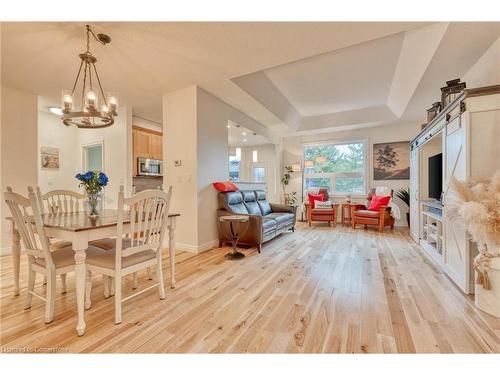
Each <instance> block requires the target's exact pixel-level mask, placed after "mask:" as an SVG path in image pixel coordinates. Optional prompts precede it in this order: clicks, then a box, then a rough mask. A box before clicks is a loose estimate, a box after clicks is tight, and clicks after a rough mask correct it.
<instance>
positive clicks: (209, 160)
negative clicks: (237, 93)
mask: <svg viewBox="0 0 500 375" xmlns="http://www.w3.org/2000/svg"><path fill="white" fill-rule="evenodd" d="M231 111H232V108H231V107H229V106H228V105H227V104H226V103H224V102H222V101H221V100H219V99H217V98H216V97H215V96H213V95H211V94H209V93H208V92H206V91H204V90H202V89H200V88H198V90H197V139H198V142H197V157H198V165H197V168H198V169H197V184H198V223H199V225H198V251H204V250H208V249H211V248H213V247H215V246H217V245H218V243H219V241H218V233H217V221H216V217H215V213H216V210H217V192H216V190H215V189H214V188H213V186H212V183H213V182H215V181H227V180H228V179H229V169H228V160H229V153H228V147H227V142H228V139H227V128H226V125H227V121H228V120H230V119H231V117H230V116H231Z"/></svg>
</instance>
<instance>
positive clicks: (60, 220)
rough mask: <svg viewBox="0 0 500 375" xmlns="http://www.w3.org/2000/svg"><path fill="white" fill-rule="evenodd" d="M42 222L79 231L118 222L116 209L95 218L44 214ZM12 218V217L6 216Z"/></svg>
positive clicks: (172, 215) (102, 212) (66, 229)
mask: <svg viewBox="0 0 500 375" xmlns="http://www.w3.org/2000/svg"><path fill="white" fill-rule="evenodd" d="M176 216H181V215H180V214H179V213H170V214H168V217H176ZM42 218H43V224H44V226H45V227H47V228H55V229H61V230H65V231H68V232H81V231H86V230H92V229H98V228H105V227H112V226H115V225H117V223H118V210H111V209H106V210H102V211H101V214H100V215H99V216H98V217H97V218H91V217H88V216H87V214H86V213H85V212H75V213H67V214H44V215H42ZM6 219H7V220H12V217H7V218H6ZM123 223H124V224H128V223H130V216H129V214H128V213H126V214H125V215H124V220H123Z"/></svg>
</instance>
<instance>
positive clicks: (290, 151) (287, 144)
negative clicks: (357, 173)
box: [283, 124, 420, 225]
mask: <svg viewBox="0 0 500 375" xmlns="http://www.w3.org/2000/svg"><path fill="white" fill-rule="evenodd" d="M419 130H420V125H419V124H405V125H402V124H400V125H388V126H383V127H374V128H365V129H359V130H350V131H340V132H334V133H325V134H317V135H307V136H300V137H290V138H284V140H283V165H290V164H293V163H297V162H301V161H302V148H303V144H304V143H314V142H322V141H333V142H335V141H339V142H340V141H349V140H356V141H361V140H364V141H366V142H367V146H368V147H367V164H368V165H367V178H368V181H369V187H376V186H382V185H383V186H388V187H390V188H391V189H394V190H397V189H399V188H407V187H408V186H409V185H410V181H409V180H406V181H374V180H373V167H372V165H373V163H372V152H373V144H374V143H383V142H398V141H410V140H411V139H412V138H413V137H415V136H416V135H417V134H418V132H419ZM301 184H302V173H292V175H291V180H290V184H289V185H288V188H287V190H288V191H296V192H297V195H298V196H299V197H300V195H301V191H302V187H301ZM395 202H396V203H397V204H398V206H399V207H400V210H401V219H400V220H398V221H397V222H396V225H406V218H405V215H406V214H405V213H406V212H407V211H408V208H407V206H406V205H405V204H404V203H402V202H401V201H400V200H399V199H398V198H395Z"/></svg>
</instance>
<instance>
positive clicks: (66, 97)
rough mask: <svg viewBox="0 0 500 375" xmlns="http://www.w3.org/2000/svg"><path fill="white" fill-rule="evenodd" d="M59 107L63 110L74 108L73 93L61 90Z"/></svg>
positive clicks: (69, 110) (67, 110) (68, 110)
mask: <svg viewBox="0 0 500 375" xmlns="http://www.w3.org/2000/svg"><path fill="white" fill-rule="evenodd" d="M61 108H62V110H63V112H71V111H72V110H73V109H74V105H73V94H72V93H71V91H69V90H63V91H62V94H61Z"/></svg>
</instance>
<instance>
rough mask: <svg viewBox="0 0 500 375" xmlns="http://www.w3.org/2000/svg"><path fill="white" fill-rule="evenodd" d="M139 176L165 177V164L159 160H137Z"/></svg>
mask: <svg viewBox="0 0 500 375" xmlns="http://www.w3.org/2000/svg"><path fill="white" fill-rule="evenodd" d="M137 175H138V176H163V162H162V161H161V160H157V159H148V158H137Z"/></svg>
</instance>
